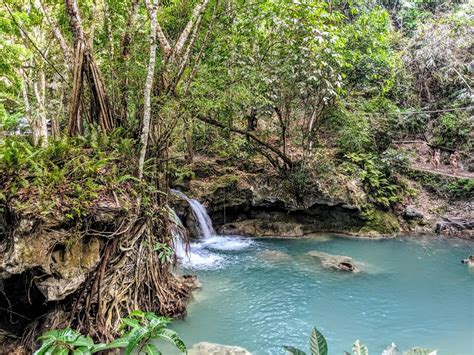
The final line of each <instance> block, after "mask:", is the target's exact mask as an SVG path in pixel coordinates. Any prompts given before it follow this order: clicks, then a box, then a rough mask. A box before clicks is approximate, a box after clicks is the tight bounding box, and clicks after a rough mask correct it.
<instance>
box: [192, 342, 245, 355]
mask: <svg viewBox="0 0 474 355" xmlns="http://www.w3.org/2000/svg"><path fill="white" fill-rule="evenodd" d="M187 353H188V355H252V353H250V352H249V351H248V350H246V349H244V348H241V347H240V346H229V345H221V344H214V343H207V342H201V343H197V344H194V345H193V347H192V348H191V349H189V350H188V352H187Z"/></svg>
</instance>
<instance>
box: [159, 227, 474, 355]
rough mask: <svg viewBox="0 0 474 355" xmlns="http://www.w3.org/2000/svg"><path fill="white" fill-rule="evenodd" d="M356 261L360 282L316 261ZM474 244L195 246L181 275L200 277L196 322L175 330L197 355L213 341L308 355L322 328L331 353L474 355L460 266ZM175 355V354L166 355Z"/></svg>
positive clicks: (206, 240)
mask: <svg viewBox="0 0 474 355" xmlns="http://www.w3.org/2000/svg"><path fill="white" fill-rule="evenodd" d="M313 250H317V251H322V252H325V253H329V254H337V255H348V256H351V257H352V258H354V260H355V261H356V263H358V265H359V267H360V269H361V272H359V273H357V274H350V273H341V272H337V271H333V270H329V269H325V268H323V267H322V266H321V265H320V264H319V263H318V262H317V261H316V260H315V259H314V258H312V257H311V256H309V255H308V254H307V253H308V252H309V251H313ZM472 251H473V244H472V242H469V241H465V240H460V239H445V238H436V237H410V236H406V237H400V238H396V239H387V240H367V239H362V240H355V239H346V238H340V237H337V236H333V235H321V236H317V237H313V238H300V239H291V240H289V239H278V238H275V239H253V238H242V237H237V236H236V237H229V236H226V237H220V236H217V235H215V234H214V233H212V234H210V235H207V236H205V237H203V238H202V239H201V240H200V241H199V242H197V243H193V244H192V245H191V253H190V254H189V256H188V257H186V258H184V259H182V264H181V267H180V270H179V272H182V273H196V274H197V275H198V277H199V279H200V281H201V283H202V285H203V288H202V289H201V290H199V291H197V292H196V293H195V296H194V301H193V302H191V303H190V305H189V307H188V311H189V312H188V314H189V315H188V317H187V318H186V319H185V320H181V321H175V322H174V323H173V325H172V328H173V329H175V330H176V331H178V332H179V334H180V335H181V336H182V338H183V339H184V341H185V343H186V344H187V345H188V347H191V346H192V344H194V343H197V342H201V341H208V342H214V343H221V344H227V345H239V346H242V347H245V348H247V349H248V350H249V351H251V352H252V353H254V354H257V355H258V354H284V351H283V349H282V347H281V346H282V345H292V346H297V347H300V348H302V349H304V350H307V343H308V336H309V333H310V331H311V328H312V327H313V325H316V326H317V327H318V329H319V330H320V331H321V332H322V333H323V334H324V335H325V336H326V338H327V341H328V345H329V353H330V354H342V353H343V351H344V350H350V348H351V344H352V343H353V341H354V340H356V339H360V340H361V341H362V342H363V343H365V344H366V345H367V346H368V347H369V351H370V353H372V354H380V353H381V352H382V350H383V349H385V347H386V346H387V345H389V344H390V343H391V342H392V341H393V342H395V343H396V344H397V346H398V348H399V350H407V349H409V348H411V347H413V346H421V347H429V348H432V349H438V350H439V354H447V355H469V354H474V337H473V335H474V268H471V270H470V269H469V268H468V267H467V266H466V265H463V264H461V262H460V260H461V259H462V258H465V257H466V256H467V255H468V254H469V253H472ZM166 353H168V352H166Z"/></svg>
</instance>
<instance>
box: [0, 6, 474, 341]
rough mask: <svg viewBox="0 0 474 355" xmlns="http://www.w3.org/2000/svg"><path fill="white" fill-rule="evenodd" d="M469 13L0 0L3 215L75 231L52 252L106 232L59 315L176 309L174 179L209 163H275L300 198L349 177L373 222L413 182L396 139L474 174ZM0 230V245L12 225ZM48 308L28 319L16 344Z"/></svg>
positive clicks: (180, 309)
mask: <svg viewBox="0 0 474 355" xmlns="http://www.w3.org/2000/svg"><path fill="white" fill-rule="evenodd" d="M473 9H474V4H473V2H472V1H460V0H433V1H428V0H427V1H424V0H329V1H323V0H144V1H141V0H81V1H79V0H64V1H58V0H1V2H0V33H1V35H0V52H1V53H0V68H1V79H0V186H1V187H2V188H1V190H0V208H1V211H2V214H3V215H5V216H6V217H2V218H4V219H5V220H7V219H9V218H10V217H11V216H13V215H15V217H12V218H11V219H12V220H16V221H19V220H20V218H19V217H18V216H23V217H24V216H29V217H30V218H33V219H34V220H36V221H40V222H41V223H42V224H41V225H42V226H43V227H44V228H43V227H41V228H43V229H42V230H45V231H51V230H54V231H55V233H56V232H57V233H58V235H60V236H59V237H58V238H59V239H61V238H63V239H65V238H64V236H63V235H62V234H60V233H62V232H61V231H62V230H64V229H70V230H73V231H74V233H73V235H74V237H68V238H66V239H67V240H66V241H65V242H64V241H63V239H61V240H62V241H61V243H63V242H64V244H65V245H67V246H69V245H74V243H75V240H78V239H81V238H90V236H93V237H96V236H97V237H100V238H102V239H101V240H102V241H101V242H100V243H101V244H100V250H101V253H100V255H101V256H100V261H98V262H97V264H95V265H97V268H96V269H95V270H96V272H94V273H90V274H88V276H87V277H86V279H85V280H86V281H85V284H84V286H83V287H81V289H80V291H79V292H77V293H74V294H72V295H71V296H68V297H69V298H66V302H65V305H62V306H61V307H63V308H61V310H62V311H67V312H69V313H68V314H72V315H71V316H68V317H66V318H67V320H64V317H63V318H62V319H61V321H59V318H60V317H59V316H58V317H55V318H54V319H55V323H54V324H55V325H57V326H59V325H61V326H62V327H63V328H65V327H66V326H68V327H71V328H73V329H75V330H78V331H80V332H82V333H87V334H89V335H90V336H92V337H93V338H94V339H95V340H99V341H104V342H105V341H110V340H111V339H112V338H114V337H117V336H118V333H117V327H118V325H119V324H120V323H121V318H122V317H125V316H126V315H127V314H129V313H130V312H131V311H133V310H134V309H142V310H144V311H153V312H156V313H158V314H162V315H166V316H177V315H183V314H184V312H185V310H184V299H185V298H186V294H187V292H188V291H187V290H186V289H185V287H184V286H183V285H182V284H181V283H180V282H178V281H177V280H176V279H175V278H174V277H173V276H172V274H171V273H170V271H169V264H170V263H172V262H173V260H174V258H173V250H172V240H171V238H170V230H171V229H172V228H173V223H174V222H173V216H172V215H171V213H170V209H169V207H168V204H169V199H170V197H169V188H170V187H172V186H175V185H179V184H183V183H185V182H189V181H190V180H192V179H193V178H194V177H195V174H196V173H195V171H194V169H195V167H196V166H199V165H201V168H202V166H206V164H207V162H208V161H210V160H212V161H217V162H218V163H219V164H223V165H225V166H234V167H239V169H241V170H248V171H255V170H258V169H260V171H261V170H264V171H267V172H268V173H269V174H276V175H278V176H279V178H280V179H281V181H282V186H286V187H288V189H290V190H291V191H292V192H293V193H294V194H295V196H297V197H298V196H300V197H301V196H304V195H305V194H306V193H307V192H308V191H307V189H308V188H310V186H313V184H314V183H315V182H316V183H318V184H321V185H327V186H329V190H331V189H332V190H337V189H338V187H339V186H340V185H341V184H350V183H351V181H353V180H354V179H356V180H357V181H360V182H361V185H362V188H363V190H364V192H365V193H366V194H367V195H368V196H369V198H368V200H365V201H364V202H363V203H361V206H360V207H361V209H362V210H363V211H364V213H365V214H366V215H367V218H368V219H369V220H370V219H372V220H374V223H375V222H377V214H376V212H374V211H376V210H383V211H391V210H393V209H394V208H395V207H396V206H397V204H400V203H402V202H403V201H405V200H406V199H411V198H413V196H414V195H416V191H415V189H414V188H413V185H412V184H410V179H412V178H414V173H413V171H411V172H410V171H409V165H410V163H409V160H408V157H407V156H406V155H404V154H403V152H401V151H400V150H399V149H397V144H398V143H399V142H405V141H413V142H418V141H422V142H426V143H427V144H429V145H430V146H431V147H435V148H436V147H438V148H439V149H442V150H443V151H446V152H448V153H452V152H454V151H457V152H459V154H460V157H461V158H460V159H461V161H463V164H464V167H463V169H464V171H466V174H469V173H471V172H472V169H473V165H472V152H473V140H472V138H473V120H472V113H473V108H474V105H473V99H474V96H473V91H472V85H473V73H474V61H473V56H472V54H473V38H474V31H473V28H474V27H473V24H474V23H473V22H474V12H473ZM429 179H433V180H430V181H428V180H429ZM429 179H426V178H425V180H423V181H422V182H423V183H424V184H427V185H428V184H430V186H431V185H433V189H435V190H437V191H438V192H439V191H441V193H442V194H449V195H450V196H451V197H453V198H461V199H462V198H467V197H469V196H471V197H472V194H473V189H474V183H473V181H474V180H473V179H472V178H471V179H459V180H457V181H456V182H454V183H452V184H450V185H448V184H444V183H439V184H438V185H440V186H435V185H436V182H435V180H436V179H434V178H432V177H431V178H429ZM418 180H419V179H418ZM443 196H444V195H443ZM98 204H102V205H101V206H102V207H100V208H99V209H97V205H98ZM104 206H105V207H104ZM106 207H107V208H108V209H111V210H112V211H113V212H114V213H116V215H114V216H113V217H114V218H115V219H114V220H112V221H110V220H107V221H106V222H101V224H100V226H99V225H98V224H97V223H96V222H93V218H92V217H91V216H93V215H94V214H98V213H99V212H98V210H100V211H102V210H103V209H105V208H106ZM124 210H125V211H126V212H124ZM117 216H120V219H117V218H116V217H117ZM91 218H92V219H91ZM40 222H37V223H40ZM94 223H95V224H94ZM12 225H14V223H13V224H12ZM35 225H36V226H38V224H35ZM52 225H54V226H55V227H54V228H53V227H51V226H52ZM58 226H60V227H58ZM35 228H36V229H35ZM35 228H33V227H32V230H34V231H35V233H37V232H38V230H39V229H41V228H37V227H35ZM0 232H1V237H0V242H2V243H3V242H4V241H7V240H9V237H10V232H11V231H10V230H9V229H8V227H2V228H0ZM38 233H39V232H38ZM59 239H58V240H59ZM89 240H90V239H87V241H88V243H89ZM103 240H106V242H103ZM68 243H69V244H68ZM90 245H91V246H90V247H91V248H92V245H93V243H92V240H91V244H90ZM54 251H56V249H55V250H54ZM58 252H60V250H59V251H58ZM156 265H159V267H157V266H156ZM137 269H140V270H147V271H146V272H143V273H141V272H140V273H138V272H137V271H136V270H137ZM0 271H1V272H2V273H3V272H4V270H1V269H0ZM36 271H38V270H36ZM36 271H35V272H36ZM35 276H38V275H37V274H35ZM25 277H26V276H25ZM119 290H120V291H121V292H119ZM0 291H2V292H3V283H2V284H0ZM122 291H123V292H122ZM156 299H159V302H156ZM48 307H49V306H48ZM17 311H18V312H20V311H21V310H17ZM30 311H31V310H29V312H30ZM46 311H48V312H49V311H51V308H47V309H46V308H41V309H39V308H37V309H35V310H34V312H33V315H34V316H35V317H36V316H38V317H39V316H40V315H41V314H43V313H44V312H46ZM56 311H57V309H56ZM35 312H37V313H36V314H35ZM41 312H43V313H41ZM5 314H7V313H5ZM2 317H3V316H2ZM5 319H6V318H5ZM22 322H23V323H22ZM44 322H45V321H44V319H42V320H40V321H37V322H36V323H35V324H34V325H33V326H28V328H27V330H26V333H25V334H27V335H26V338H25V335H23V341H24V343H25V344H27V343H28V341H29V342H30V343H29V344H30V345H31V344H32V342H34V337H35V336H36V335H38V332H39V331H40V330H41V329H43V328H44V326H45V325H44V324H45V323H44ZM28 323H29V322H25V321H20V323H19V325H18V329H17V330H16V334H17V335H21V334H24V333H23V331H24V329H25V327H26V325H27V324H28ZM25 339H26V340H25Z"/></svg>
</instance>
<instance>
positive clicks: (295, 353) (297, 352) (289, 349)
mask: <svg viewBox="0 0 474 355" xmlns="http://www.w3.org/2000/svg"><path fill="white" fill-rule="evenodd" d="M283 349H285V350H286V351H287V353H288V354H292V355H306V353H305V352H304V351H303V350H300V349H298V348H295V347H293V346H283Z"/></svg>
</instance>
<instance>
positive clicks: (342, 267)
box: [308, 251, 359, 272]
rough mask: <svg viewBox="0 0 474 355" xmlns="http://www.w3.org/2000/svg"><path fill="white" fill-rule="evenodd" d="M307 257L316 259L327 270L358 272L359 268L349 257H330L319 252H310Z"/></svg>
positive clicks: (330, 255)
mask: <svg viewBox="0 0 474 355" xmlns="http://www.w3.org/2000/svg"><path fill="white" fill-rule="evenodd" d="M308 255H310V256H312V257H314V258H317V259H318V260H319V261H320V262H321V265H322V266H323V267H325V268H328V269H334V270H338V271H348V272H358V271H359V268H358V267H357V266H356V264H355V263H354V260H352V258H351V257H349V256H343V255H332V254H327V253H323V252H320V251H310V252H308Z"/></svg>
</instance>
